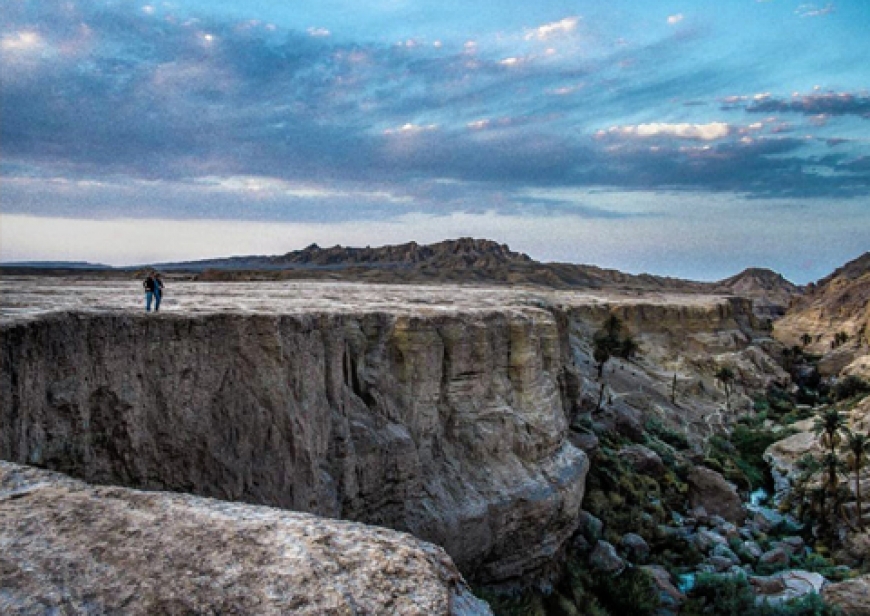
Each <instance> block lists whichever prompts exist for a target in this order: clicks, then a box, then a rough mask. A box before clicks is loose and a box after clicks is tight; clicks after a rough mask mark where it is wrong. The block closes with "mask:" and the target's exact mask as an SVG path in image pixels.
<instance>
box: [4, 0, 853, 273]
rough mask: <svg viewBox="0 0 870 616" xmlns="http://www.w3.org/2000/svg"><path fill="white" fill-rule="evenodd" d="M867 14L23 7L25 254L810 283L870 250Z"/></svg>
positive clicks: (18, 192)
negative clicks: (316, 258) (442, 257)
mask: <svg viewBox="0 0 870 616" xmlns="http://www.w3.org/2000/svg"><path fill="white" fill-rule="evenodd" d="M868 31H870V3H867V2H862V1H860V0H853V1H851V2H846V1H837V2H831V3H816V4H810V3H806V2H794V1H788V0H768V1H758V0H733V1H729V2H721V1H718V2H713V1H707V0H692V1H691V2H689V1H685V2H668V1H661V2H648V1H643V2H641V1H639V0H638V1H632V2H629V1H626V0H622V1H614V2H607V3H600V2H562V1H551V2H542V3H520V2H505V1H501V2H480V1H468V0H466V1H464V2H457V1H455V0H442V1H439V2H419V1H418V2H410V1H399V0H395V1H389V0H383V1H374V2H365V3H362V2H346V1H344V0H325V1H323V0H322V1H318V2H283V1H282V2H279V1H274V2H256V3H250V2H229V1H227V0H218V1H211V2H152V3H145V2H128V1H109V2H76V1H74V0H70V1H57V2H55V1H39V2H37V1H28V0H7V1H5V2H3V4H2V5H0V61H2V65H0V66H2V69H0V70H2V73H0V77H2V81H0V105H2V109H0V110H2V117H0V144H2V162H0V173H2V184H3V189H2V191H0V205H2V209H0V239H2V243H0V259H3V260H22V259H75V260H85V259H87V260H95V261H103V262H109V263H115V264H122V263H138V262H146V261H160V260H171V259H179V258H204V257H212V256H223V255H229V254H271V253H281V252H286V251H288V250H292V249H297V248H301V247H303V246H305V245H307V244H308V243H310V242H312V241H314V242H317V243H319V244H321V245H329V244H334V243H341V244H350V245H366V244H371V245H378V244H383V243H394V242H401V241H409V240H412V239H413V240H417V241H423V242H426V241H436V240H440V239H444V238H447V237H457V236H460V235H473V236H477V237H488V238H491V239H495V240H499V241H506V242H508V243H510V244H511V246H512V247H514V248H515V249H519V250H523V251H525V252H528V253H529V254H531V255H532V256H533V257H536V258H538V259H541V260H560V261H573V262H584V263H594V264H597V265H602V266H606V267H616V268H620V269H623V270H627V271H632V272H641V271H647V272H652V273H661V274H670V275H678V276H686V277H693V278H703V279H713V278H721V277H724V276H726V275H729V274H731V273H735V272H737V271H739V270H740V269H742V268H743V267H746V266H749V265H759V266H768V267H773V268H774V269H778V270H780V271H782V272H783V273H784V274H786V275H787V276H788V277H790V278H791V279H793V280H795V281H797V282H806V281H809V280H812V279H816V278H819V277H821V276H823V275H825V274H826V273H828V272H829V271H830V270H831V269H833V268H834V267H836V266H837V265H839V264H841V263H842V262H843V261H845V260H847V259H850V258H854V257H855V256H857V255H858V254H860V253H861V252H863V251H865V250H867V249H868V248H870V197H868V195H870V191H868V188H870V92H868V88H870V67H868V66H870V65H868V62H867V58H870V37H868V36H867V34H866V33H867V32H868Z"/></svg>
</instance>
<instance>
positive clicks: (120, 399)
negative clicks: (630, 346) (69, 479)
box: [0, 278, 781, 583]
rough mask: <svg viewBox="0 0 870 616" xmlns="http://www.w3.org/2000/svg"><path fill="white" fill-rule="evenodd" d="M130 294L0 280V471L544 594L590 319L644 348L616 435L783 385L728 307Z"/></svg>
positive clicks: (247, 286)
mask: <svg viewBox="0 0 870 616" xmlns="http://www.w3.org/2000/svg"><path fill="white" fill-rule="evenodd" d="M125 284H126V286H128V287H129V288H126V287H125V286H124V284H122V285H119V283H117V282H113V281H95V280H82V281H78V280H67V281H64V282H63V283H62V284H61V283H59V282H58V281H53V280H49V281H47V280H46V279H29V278H20V279H16V280H14V281H10V280H0V291H2V294H0V313H2V315H3V317H4V320H5V323H4V324H3V325H2V327H0V350H2V353H0V458H6V459H9V460H12V461H17V462H21V463H26V464H33V465H39V466H44V467H48V468H52V469H55V470H61V471H63V472H67V473H69V474H72V475H74V476H76V477H78V478H83V479H85V480H88V481H91V482H94V483H103V484H116V485H118V484H120V485H126V486H132V487H143V488H149V489H161V490H173V491H183V492H190V493H193V494H198V495H203V496H211V497H216V498H221V499H226V500H233V501H243V502H248V503H257V504H267V505H275V506H279V507H283V508H288V509H294V510H299V511H306V512H312V513H317V514H321V515H326V516H332V517H342V518H348V519H353V520H358V521H364V522H368V523H373V524H378V525H384V526H389V527H392V528H396V529H400V530H407V531H410V532H412V533H413V534H414V535H416V536H418V537H421V538H424V539H426V540H430V541H432V542H434V543H437V544H439V545H441V546H443V547H444V548H445V549H446V550H447V552H448V553H449V554H450V555H451V556H452V557H453V558H454V560H455V561H456V563H457V565H458V566H459V567H460V569H461V570H462V571H463V572H464V573H466V574H467V576H468V577H471V578H472V579H474V580H475V581H477V582H481V583H512V582H516V581H518V580H523V581H529V580H531V579H534V578H535V577H536V576H540V575H544V574H546V573H547V569H548V567H550V566H551V565H552V564H553V562H554V560H556V561H557V560H558V558H555V559H554V556H555V557H557V556H558V555H559V554H560V553H561V551H562V550H563V548H564V546H565V544H566V541H567V539H568V538H569V537H570V536H571V535H572V533H573V532H574V530H575V528H576V525H577V514H578V512H579V510H580V505H581V500H582V497H583V493H584V477H585V474H586V471H587V468H588V462H587V460H586V457H585V456H584V454H583V453H582V452H580V451H579V450H578V449H576V448H575V447H574V446H572V445H571V442H570V438H569V437H571V434H572V432H571V430H570V429H569V428H570V422H571V420H572V419H574V418H576V417H577V416H578V414H582V413H583V412H587V411H589V410H590V406H591V407H594V405H595V402H596V401H597V398H598V394H599V390H600V385H599V381H598V378H597V371H596V368H595V364H594V360H593V357H592V350H591V338H592V332H593V331H594V330H595V329H597V328H598V327H600V325H601V322H602V321H603V320H604V319H605V318H606V316H607V315H609V314H611V313H615V314H617V315H618V316H620V317H621V318H622V319H623V320H624V321H625V323H626V324H627V327H628V328H629V329H630V331H631V332H632V334H633V335H635V336H636V337H637V338H638V340H639V341H640V342H641V347H642V352H641V355H640V357H639V358H637V359H636V360H634V361H633V362H626V361H623V360H618V359H613V360H612V361H611V362H609V365H608V367H607V369H606V370H605V381H606V383H607V393H608V396H607V397H608V400H607V403H606V408H607V413H610V412H611V411H614V412H616V413H618V414H619V413H622V414H623V415H626V416H630V417H631V420H630V423H631V424H632V425H634V426H636V428H637V429H635V430H634V432H638V431H640V432H641V433H642V426H643V424H644V421H646V420H647V419H654V420H655V421H664V422H666V423H670V424H671V425H673V426H674V427H675V428H678V429H680V430H685V431H687V435H688V436H689V437H690V438H693V437H694V436H695V435H703V436H705V437H706V436H707V435H709V434H711V433H712V432H713V431H715V430H718V429H721V427H722V424H723V421H724V420H723V417H722V408H723V407H724V402H725V396H724V392H723V391H722V390H721V388H720V386H719V384H718V383H717V382H716V380H715V379H714V377H713V373H714V372H715V369H716V367H717V365H719V364H720V363H727V364H728V365H732V366H734V367H735V369H736V371H737V373H738V376H739V380H738V382H737V383H736V391H735V393H734V394H733V395H732V407H733V408H734V409H740V408H744V407H745V406H746V405H748V404H749V397H748V395H747V394H749V393H751V392H752V391H753V388H755V389H757V388H763V387H764V385H765V383H766V382H767V380H770V379H777V378H779V377H780V376H781V375H780V373H778V372H777V369H776V368H775V367H771V366H770V365H768V363H767V362H769V358H767V356H766V355H765V354H764V353H763V350H762V349H761V348H760V347H759V346H757V345H756V343H755V337H756V335H757V333H756V331H755V330H754V316H753V314H752V309H751V303H750V302H749V301H748V300H744V299H739V298H724V297H715V296H712V297H711V296H702V295H697V294H693V295H670V294H647V295H644V296H639V295H637V294H633V293H622V294H620V293H615V294H614V293H607V294H603V293H590V292H579V293H578V292H560V291H540V290H530V289H511V290H508V289H503V288H501V289H500V288H493V287H451V286H439V287H429V286H426V287H423V286H418V287H414V286H388V285H352V284H346V283H255V284H251V283H239V284H236V283H228V284H219V285H216V284H209V283H196V282H173V283H172V284H171V285H170V287H169V288H168V294H167V298H166V300H165V304H164V308H165V310H166V313H165V314H164V313H161V314H160V315H146V314H144V313H141V312H138V311H140V310H141V307H140V306H139V299H140V298H139V289H138V284H130V283H125ZM674 374H678V376H679V392H678V394H679V395H678V397H677V401H676V402H673V401H672V400H671V387H672V382H673V376H674ZM620 421H622V420H620ZM617 423H618V422H617Z"/></svg>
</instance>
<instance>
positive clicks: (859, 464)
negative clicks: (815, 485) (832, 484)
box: [846, 429, 870, 530]
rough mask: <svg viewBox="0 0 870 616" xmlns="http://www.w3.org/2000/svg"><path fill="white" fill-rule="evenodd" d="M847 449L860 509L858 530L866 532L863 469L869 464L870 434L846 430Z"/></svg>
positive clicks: (856, 499)
mask: <svg viewBox="0 0 870 616" xmlns="http://www.w3.org/2000/svg"><path fill="white" fill-rule="evenodd" d="M846 447H847V449H848V450H849V458H848V460H847V461H848V464H849V468H850V469H851V470H852V471H853V472H854V473H855V502H856V504H857V507H858V528H859V529H861V530H864V518H863V509H862V508H861V469H862V468H864V466H865V465H866V464H867V455H868V453H870V434H855V433H854V432H852V431H851V430H848V429H847V430H846Z"/></svg>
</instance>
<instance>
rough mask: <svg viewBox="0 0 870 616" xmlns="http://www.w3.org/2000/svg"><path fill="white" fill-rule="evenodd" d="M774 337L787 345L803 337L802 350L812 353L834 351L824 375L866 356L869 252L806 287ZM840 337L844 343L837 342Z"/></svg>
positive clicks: (869, 349) (869, 319) (869, 342)
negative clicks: (804, 338) (804, 292)
mask: <svg viewBox="0 0 870 616" xmlns="http://www.w3.org/2000/svg"><path fill="white" fill-rule="evenodd" d="M774 334H775V335H776V337H777V338H778V339H779V340H781V341H782V342H784V343H785V344H787V345H803V344H804V341H803V340H802V337H803V336H804V335H807V336H809V338H807V339H806V341H807V342H808V344H807V345H806V348H807V349H808V350H809V351H811V352H813V353H819V354H830V353H831V351H832V350H834V351H836V357H835V358H832V359H831V360H829V361H828V363H829V364H830V365H829V366H828V369H826V370H824V371H823V373H824V374H827V375H836V374H837V373H838V372H839V371H840V370H841V369H842V368H843V367H844V366H846V365H848V364H849V363H850V362H852V361H854V360H855V359H857V358H859V357H861V356H866V355H868V354H870V252H868V253H864V254H863V255H862V256H860V257H858V258H857V259H855V260H853V261H850V262H849V263H847V264H845V265H844V266H843V267H840V268H838V269H837V270H836V271H834V272H833V273H832V274H831V275H830V276H827V277H825V278H823V279H822V280H819V281H818V282H817V283H816V284H813V285H810V286H809V287H808V289H807V293H806V294H805V295H804V296H803V297H800V298H799V299H797V300H796V301H795V302H794V304H793V305H792V306H791V307H790V308H789V310H788V313H787V314H786V316H785V317H783V318H782V319H781V320H780V321H778V322H777V323H776V325H775V328H774ZM842 334H845V335H846V340H845V341H842V340H841V341H837V340H836V337H837V336H842ZM823 366H824V364H823V365H822V366H820V369H821V368H822V367H823Z"/></svg>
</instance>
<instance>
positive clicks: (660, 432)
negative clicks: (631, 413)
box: [644, 417, 689, 450]
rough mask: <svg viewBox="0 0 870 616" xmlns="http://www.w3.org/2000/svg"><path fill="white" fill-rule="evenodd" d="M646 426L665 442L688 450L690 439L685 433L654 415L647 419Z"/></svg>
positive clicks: (648, 430)
mask: <svg viewBox="0 0 870 616" xmlns="http://www.w3.org/2000/svg"><path fill="white" fill-rule="evenodd" d="M644 428H645V429H646V431H647V432H649V433H650V434H652V435H653V436H655V437H656V438H657V439H659V440H660V441H662V442H663V443H667V444H668V445H670V446H671V447H675V448H677V449H682V450H686V449H688V448H689V439H687V438H686V435H685V434H682V433H680V432H677V431H676V430H674V429H672V428H669V427H667V426H666V425H664V424H663V423H662V422H661V421H660V420H658V419H656V418H654V417H653V418H650V419H648V420H647V421H646V425H645V426H644Z"/></svg>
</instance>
